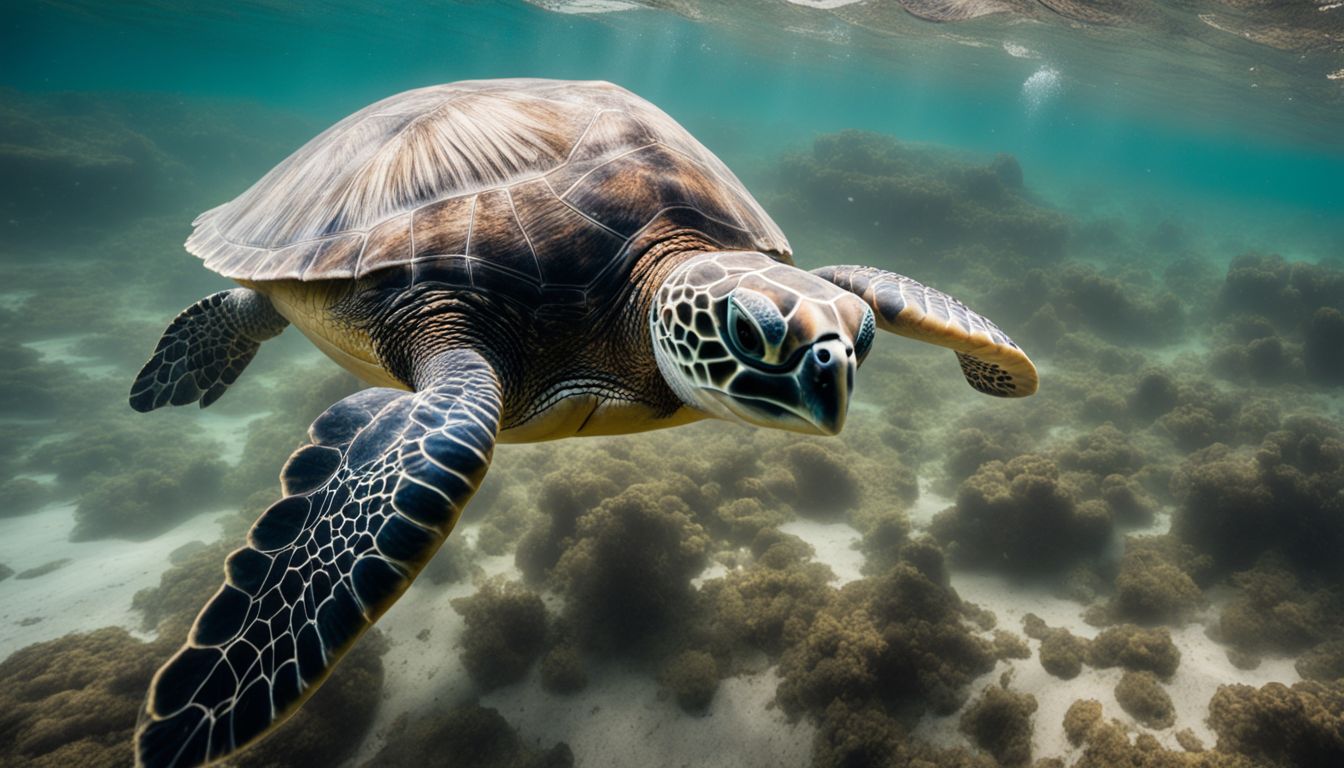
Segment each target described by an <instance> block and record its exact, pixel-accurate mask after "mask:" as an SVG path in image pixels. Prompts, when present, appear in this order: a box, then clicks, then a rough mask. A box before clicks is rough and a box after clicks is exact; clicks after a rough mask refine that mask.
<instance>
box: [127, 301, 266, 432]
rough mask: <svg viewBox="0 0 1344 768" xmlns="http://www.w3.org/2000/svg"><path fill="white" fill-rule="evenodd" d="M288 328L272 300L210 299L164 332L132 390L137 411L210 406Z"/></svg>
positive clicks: (180, 316)
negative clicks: (267, 343)
mask: <svg viewBox="0 0 1344 768" xmlns="http://www.w3.org/2000/svg"><path fill="white" fill-rule="evenodd" d="M287 325H289V321H288V320H286V319H285V318H284V317H282V316H281V315H280V313H279V312H276V311H275V307H273V306H271V302H270V299H267V298H266V297H265V296H263V295H261V294H260V293H257V292H256V291H253V290H251V289H248V288H234V289H233V290H231V291H220V292H219V293H216V294H212V295H210V296H206V297H205V298H204V299H201V300H200V301H198V302H196V303H195V304H192V305H191V306H190V307H187V308H186V309H184V310H182V313H181V314H180V315H178V316H177V318H176V319H174V320H173V322H172V324H171V325H169V326H168V329H167V330H165V331H164V332H163V338H161V339H159V345H158V346H157V347H155V348H154V354H153V355H151V356H150V358H149V362H147V363H145V367H144V368H141V369H140V373H139V374H138V375H137V376H136V377H135V383H134V384H132V385H131V407H132V408H134V409H135V410H137V411H140V412H141V413H144V412H145V411H152V410H154V409H155V408H161V407H163V406H165V405H186V404H187V403H194V402H196V401H197V400H200V401H201V407H202V408H204V407H206V406H207V405H210V404H211V403H213V402H214V401H216V400H218V399H219V396H220V395H222V394H224V390H226V389H228V388H229V385H230V384H232V383H233V382H235V381H237V380H238V374H240V373H242V372H243V369H244V368H246V367H247V364H248V363H249V362H251V361H252V356H253V355H255V354H257V349H258V348H259V347H260V346H261V342H263V341H265V340H267V339H270V338H273V337H275V336H278V335H279V334H280V332H281V331H283V330H285V326H287Z"/></svg>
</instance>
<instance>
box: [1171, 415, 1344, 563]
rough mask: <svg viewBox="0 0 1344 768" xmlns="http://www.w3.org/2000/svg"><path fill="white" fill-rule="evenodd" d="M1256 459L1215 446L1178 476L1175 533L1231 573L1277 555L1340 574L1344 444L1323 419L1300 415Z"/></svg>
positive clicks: (1343, 527) (1268, 440)
mask: <svg viewBox="0 0 1344 768" xmlns="http://www.w3.org/2000/svg"><path fill="white" fill-rule="evenodd" d="M1283 426H1284V428H1283V429H1281V430H1278V431H1276V432H1272V433H1270V434H1269V435H1267V436H1266V437H1265V439H1264V440H1263V441H1262V442H1261V444H1260V447H1259V449H1258V450H1257V451H1256V452H1255V454H1254V455H1246V454H1244V453H1240V452H1237V451H1234V450H1232V449H1230V448H1228V447H1226V446H1222V445H1214V446H1211V447H1210V448H1208V449H1205V450H1203V451H1199V452H1197V453H1195V454H1193V455H1192V456H1190V458H1189V459H1187V460H1186V462H1185V463H1183V464H1182V465H1181V467H1180V468H1179V469H1178V470H1177V471H1176V473H1175V475H1174V476H1173V478H1172V491H1173V494H1174V495H1175V496H1176V497H1177V498H1178V499H1179V500H1180V502H1181V510H1180V513H1179V514H1178V515H1177V516H1176V518H1175V519H1174V521H1173V528H1174V530H1175V532H1176V533H1177V535H1178V536H1180V537H1181V538H1182V539H1183V540H1184V541H1185V542H1186V543H1188V544H1190V545H1191V546H1194V547H1196V548H1198V549H1200V550H1201V551H1203V552H1207V553H1208V554H1209V555H1210V556H1212V557H1213V558H1214V561H1215V562H1216V563H1217V565H1219V566H1221V567H1222V568H1224V569H1238V568H1245V567H1248V566H1249V565H1251V564H1252V563H1253V562H1254V560H1255V559H1256V558H1257V557H1258V556H1259V555H1261V554H1263V553H1265V552H1267V551H1270V550H1277V551H1280V552H1282V553H1283V554H1285V555H1286V556H1288V557H1289V558H1290V559H1291V560H1292V561H1293V562H1295V563H1298V564H1299V567H1300V568H1302V569H1305V570H1307V571H1314V572H1324V573H1330V572H1338V569H1339V568H1340V562H1339V558H1338V557H1337V556H1336V553H1338V552H1339V551H1340V548H1341V547H1344V516H1341V515H1340V514H1338V511H1337V510H1338V504H1339V501H1338V499H1339V494H1340V493H1341V492H1344V439H1341V432H1340V430H1339V428H1338V427H1336V426H1334V425H1332V424H1330V423H1329V422H1326V421H1325V420H1323V419H1318V418H1306V417H1294V418H1290V419H1288V420H1287V421H1286V422H1285V423H1284V425H1283Z"/></svg>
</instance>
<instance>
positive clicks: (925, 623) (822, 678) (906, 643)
mask: <svg viewBox="0 0 1344 768" xmlns="http://www.w3.org/2000/svg"><path fill="white" fill-rule="evenodd" d="M935 575H937V574H935ZM963 616H964V609H963V605H962V602H961V600H960V599H959V598H958V597H957V595H956V592H955V591H953V590H952V589H951V588H950V587H949V586H947V585H946V584H944V583H940V582H939V581H937V580H935V579H931V578H930V577H929V574H927V573H926V572H924V571H922V570H920V569H918V568H916V567H915V566H914V565H913V564H911V563H910V562H907V561H903V562H901V563H899V564H897V565H896V566H895V567H893V568H892V569H891V570H890V571H888V572H887V573H886V574H884V575H882V576H881V577H877V578H871V579H865V580H862V581H858V582H852V583H850V584H848V585H846V586H845V587H844V588H843V589H842V590H841V592H840V594H839V595H838V596H837V598H836V599H835V600H834V601H833V602H832V603H830V604H829V605H827V606H826V607H825V608H824V609H823V610H821V611H820V612H818V613H817V615H816V618H815V619H814V620H813V621H812V624H811V626H810V627H809V628H808V629H807V631H806V633H804V634H803V636H802V637H801V638H800V640H799V641H798V642H797V643H796V644H795V645H793V646H791V647H789V648H787V649H786V650H785V652H784V654H783V656H782V658H781V661H780V668H779V669H780V677H781V682H780V685H779V689H778V692H777V698H778V700H779V702H780V704H781V705H782V706H783V708H784V710H785V711H786V712H788V713H790V714H793V715H798V714H802V713H805V712H812V713H814V714H815V713H821V712H824V711H825V709H826V707H827V706H828V704H829V703H830V702H831V701H833V700H834V699H836V697H845V698H847V699H850V700H853V701H867V700H874V701H877V700H880V701H885V702H899V703H901V704H902V705H904V706H907V707H910V708H912V709H916V710H922V709H930V710H932V711H934V712H938V713H950V712H953V711H955V710H956V709H957V708H958V707H959V706H960V705H961V704H962V702H964V701H965V698H966V691H965V688H966V686H967V685H968V684H969V683H970V681H971V680H973V679H974V678H975V677H977V676H979V675H981V674H984V673H986V672H989V671H990V670H991V669H993V668H994V649H993V646H992V645H991V644H990V643H989V642H988V641H985V640H983V639H981V638H979V637H977V636H976V635H975V634H973V633H972V632H971V631H969V630H968V629H967V627H966V625H965V624H964V622H963Z"/></svg>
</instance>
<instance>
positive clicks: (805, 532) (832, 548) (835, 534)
mask: <svg viewBox="0 0 1344 768" xmlns="http://www.w3.org/2000/svg"><path fill="white" fill-rule="evenodd" d="M779 530H781V531H783V532H784V533H789V534H792V535H794V536H797V537H798V538H800V539H802V540H803V541H805V542H807V543H808V544H811V545H812V548H813V549H815V550H816V551H817V555H816V559H817V560H819V561H820V562H823V563H825V564H827V565H829V566H831V570H832V571H835V575H836V581H833V582H831V586H833V587H842V586H844V585H845V584H848V583H849V582H851V581H857V580H858V579H861V578H863V574H861V573H859V569H860V568H862V567H863V553H862V552H860V551H859V550H858V549H857V547H858V543H859V540H860V539H861V538H863V536H862V534H860V533H859V532H858V531H857V530H855V529H854V528H853V527H851V526H850V525H849V524H848V523H821V522H817V521H816V520H802V519H799V520H793V521H791V522H788V523H785V524H783V525H781V526H779Z"/></svg>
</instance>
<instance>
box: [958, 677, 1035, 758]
mask: <svg viewBox="0 0 1344 768" xmlns="http://www.w3.org/2000/svg"><path fill="white" fill-rule="evenodd" d="M1035 712H1036V697H1035V696H1032V695H1031V694H1029V693H1014V692H1012V691H1010V690H1007V689H1005V688H1001V687H999V686H990V687H988V688H986V689H985V691H984V693H983V694H981V696H980V698H979V699H977V700H975V701H974V702H972V703H971V705H970V706H968V707H967V708H966V711H964V712H962V714H961V720H960V721H959V727H960V728H961V732H962V733H964V734H966V735H967V736H969V737H970V738H971V741H973V742H974V743H975V745H976V746H978V747H980V748H981V749H983V750H985V751H986V752H988V753H990V754H991V755H993V756H994V759H995V760H997V761H998V762H999V764H1000V765H1003V766H1022V765H1027V764H1028V763H1030V762H1031V732H1032V715H1033V714H1034V713H1035Z"/></svg>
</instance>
